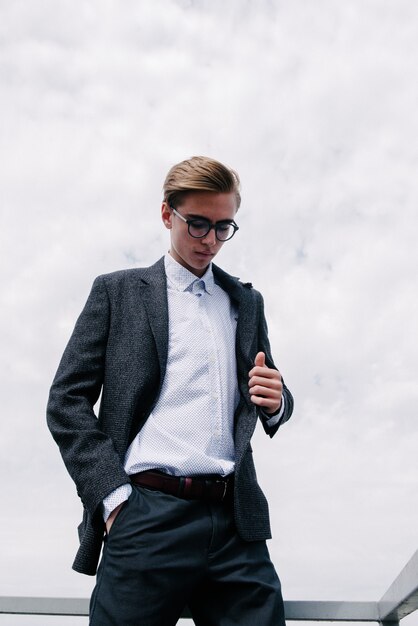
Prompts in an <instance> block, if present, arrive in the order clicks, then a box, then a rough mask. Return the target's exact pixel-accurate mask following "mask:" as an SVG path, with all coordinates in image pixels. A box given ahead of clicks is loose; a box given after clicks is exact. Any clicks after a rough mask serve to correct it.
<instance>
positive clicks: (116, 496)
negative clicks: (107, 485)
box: [103, 483, 132, 522]
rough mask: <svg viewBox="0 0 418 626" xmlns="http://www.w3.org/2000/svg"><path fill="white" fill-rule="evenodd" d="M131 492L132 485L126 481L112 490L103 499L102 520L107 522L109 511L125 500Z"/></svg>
mask: <svg viewBox="0 0 418 626" xmlns="http://www.w3.org/2000/svg"><path fill="white" fill-rule="evenodd" d="M131 493H132V485H130V484H129V483H126V484H125V485H121V486H120V487H118V488H117V489H115V490H114V491H112V492H111V493H110V494H109V495H108V496H106V498H105V499H104V500H103V520H104V521H105V522H107V519H108V517H109V515H110V514H111V512H112V511H113V510H114V509H116V507H117V506H119V504H122V502H125V500H127V499H128V498H129V496H130V495H131Z"/></svg>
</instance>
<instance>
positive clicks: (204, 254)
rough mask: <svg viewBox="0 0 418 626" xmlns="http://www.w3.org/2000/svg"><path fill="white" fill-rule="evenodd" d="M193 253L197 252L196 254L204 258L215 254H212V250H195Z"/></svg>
mask: <svg viewBox="0 0 418 626" xmlns="http://www.w3.org/2000/svg"><path fill="white" fill-rule="evenodd" d="M195 254H197V255H198V256H201V257H204V258H205V259H209V258H211V257H213V256H215V255H214V254H213V252H197V251H196V252H195Z"/></svg>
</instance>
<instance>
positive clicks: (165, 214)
mask: <svg viewBox="0 0 418 626" xmlns="http://www.w3.org/2000/svg"><path fill="white" fill-rule="evenodd" d="M161 219H162V220H163V223H164V226H165V227H166V228H168V229H171V228H172V225H171V221H172V219H173V211H172V210H171V209H170V207H169V206H168V204H167V202H166V201H164V202H163V203H162V205H161Z"/></svg>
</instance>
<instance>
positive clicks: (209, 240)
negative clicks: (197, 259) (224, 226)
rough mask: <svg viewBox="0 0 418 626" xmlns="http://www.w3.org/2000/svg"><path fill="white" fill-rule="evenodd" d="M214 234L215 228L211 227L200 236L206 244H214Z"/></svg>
mask: <svg viewBox="0 0 418 626" xmlns="http://www.w3.org/2000/svg"><path fill="white" fill-rule="evenodd" d="M216 241H217V240H216V234H215V229H214V228H211V229H210V231H209V232H208V234H207V235H205V236H204V237H203V238H202V242H203V243H205V244H206V245H207V246H214V245H215V244H216Z"/></svg>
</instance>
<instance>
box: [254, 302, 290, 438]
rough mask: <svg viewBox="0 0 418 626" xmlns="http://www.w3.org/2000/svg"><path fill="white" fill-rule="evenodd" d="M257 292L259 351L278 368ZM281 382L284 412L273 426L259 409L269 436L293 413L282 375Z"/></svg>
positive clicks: (269, 365)
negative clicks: (272, 353)
mask: <svg viewBox="0 0 418 626" xmlns="http://www.w3.org/2000/svg"><path fill="white" fill-rule="evenodd" d="M257 294H258V306H259V325H258V349H259V351H260V352H264V353H265V355H266V365H267V366H268V367H272V368H274V369H276V370H277V369H278V368H277V367H276V365H275V364H274V361H273V357H272V355H271V348H270V341H269V338H268V328H267V322H266V317H265V314H264V300H263V296H262V295H261V294H260V293H259V292H257ZM282 382H283V398H284V402H285V408H284V413H283V415H282V416H281V418H280V420H279V421H278V422H277V423H276V424H274V426H269V425H268V424H267V419H268V418H270V417H272V415H267V414H266V413H264V411H263V410H262V409H261V410H260V409H259V417H260V419H261V422H262V424H263V428H264V430H265V432H266V433H267V434H268V435H269V436H270V437H273V435H275V434H276V432H277V431H278V429H279V428H280V426H282V424H284V423H285V422H287V421H288V420H289V419H290V417H291V415H292V413H293V396H292V394H291V393H290V391H289V389H288V388H287V387H286V385H285V382H284V380H283V377H282ZM266 418H267V419H266Z"/></svg>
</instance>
